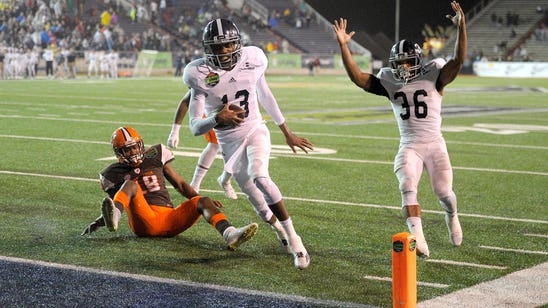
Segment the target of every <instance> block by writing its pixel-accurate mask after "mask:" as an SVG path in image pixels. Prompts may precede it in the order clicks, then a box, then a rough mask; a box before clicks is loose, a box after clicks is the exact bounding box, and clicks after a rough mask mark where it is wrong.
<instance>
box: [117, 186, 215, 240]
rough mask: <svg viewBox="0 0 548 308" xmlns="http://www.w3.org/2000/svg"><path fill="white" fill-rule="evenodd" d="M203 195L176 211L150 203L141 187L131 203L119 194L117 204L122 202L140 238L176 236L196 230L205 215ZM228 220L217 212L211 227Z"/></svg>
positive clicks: (177, 208) (126, 197)
mask: <svg viewBox="0 0 548 308" xmlns="http://www.w3.org/2000/svg"><path fill="white" fill-rule="evenodd" d="M200 198H201V196H196V197H194V198H192V199H190V200H186V201H184V202H183V203H181V204H180V205H179V206H178V207H176V208H171V207H166V206H159V205H153V204H148V202H147V200H146V199H145V197H144V195H143V192H142V190H141V187H139V185H137V193H136V194H135V196H134V197H133V198H132V199H131V200H129V198H128V196H127V195H126V193H125V192H123V191H121V190H120V191H118V192H117V193H116V195H115V196H114V202H119V203H121V204H122V205H123V206H124V209H125V210H126V212H127V216H128V222H129V227H130V228H131V230H132V231H133V233H135V234H136V235H137V236H140V237H173V236H176V235H177V234H179V233H182V232H183V231H185V230H186V229H188V228H190V227H192V226H193V225H194V224H195V223H196V222H198V219H200V217H201V216H202V215H201V214H200V212H198V202H199V201H200ZM221 220H226V216H225V215H224V214H223V213H217V214H216V215H214V216H213V217H212V218H211V222H210V223H211V224H212V225H213V226H215V225H216V224H217V222H219V221H221Z"/></svg>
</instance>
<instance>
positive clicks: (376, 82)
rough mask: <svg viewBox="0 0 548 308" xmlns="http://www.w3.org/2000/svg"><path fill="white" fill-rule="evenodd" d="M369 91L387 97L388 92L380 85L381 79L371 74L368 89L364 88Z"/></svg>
mask: <svg viewBox="0 0 548 308" xmlns="http://www.w3.org/2000/svg"><path fill="white" fill-rule="evenodd" d="M366 91H367V92H369V93H373V94H376V95H381V96H386V97H388V92H387V91H386V89H385V88H384V87H383V86H382V84H381V80H380V79H379V78H377V77H376V76H373V75H371V78H370V79H369V89H367V90H366Z"/></svg>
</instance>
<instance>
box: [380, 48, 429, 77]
mask: <svg viewBox="0 0 548 308" xmlns="http://www.w3.org/2000/svg"><path fill="white" fill-rule="evenodd" d="M388 61H389V62H390V67H391V69H392V73H394V77H396V79H398V80H401V81H403V82H404V83H407V82H408V81H409V80H412V79H414V78H416V77H418V76H419V75H420V74H422V49H421V48H420V46H419V45H418V44H416V43H413V42H411V41H408V40H401V41H399V42H397V43H396V44H395V45H394V46H392V49H390V58H389V59H388Z"/></svg>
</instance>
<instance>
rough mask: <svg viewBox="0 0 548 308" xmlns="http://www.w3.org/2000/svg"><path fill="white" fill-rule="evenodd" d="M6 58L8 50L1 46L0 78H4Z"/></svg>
mask: <svg viewBox="0 0 548 308" xmlns="http://www.w3.org/2000/svg"><path fill="white" fill-rule="evenodd" d="M5 58H6V50H5V49H4V47H3V46H0V79H4V59H5Z"/></svg>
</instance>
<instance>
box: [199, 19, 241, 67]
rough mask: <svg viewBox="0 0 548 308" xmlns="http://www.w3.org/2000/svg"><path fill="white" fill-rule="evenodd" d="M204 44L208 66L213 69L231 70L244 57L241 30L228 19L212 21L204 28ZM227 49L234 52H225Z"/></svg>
mask: <svg viewBox="0 0 548 308" xmlns="http://www.w3.org/2000/svg"><path fill="white" fill-rule="evenodd" d="M202 44H203V47H204V53H205V57H206V61H207V64H208V65H209V66H211V67H213V68H218V69H223V70H231V69H232V68H233V67H234V66H235V65H236V62H238V60H239V59H240V56H241V55H242V43H241V36H240V30H238V27H236V25H235V24H234V23H233V22H232V21H230V20H228V19H223V18H217V19H214V20H212V21H210V22H209V23H208V24H207V25H206V26H205V28H204V34H203V37H202ZM227 47H229V48H230V47H231V49H232V50H231V51H230V52H225V51H224V49H226V48H227Z"/></svg>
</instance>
